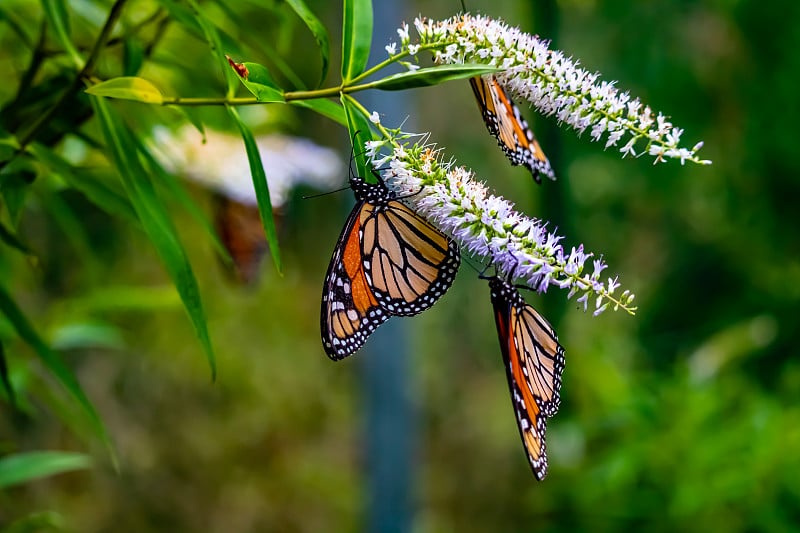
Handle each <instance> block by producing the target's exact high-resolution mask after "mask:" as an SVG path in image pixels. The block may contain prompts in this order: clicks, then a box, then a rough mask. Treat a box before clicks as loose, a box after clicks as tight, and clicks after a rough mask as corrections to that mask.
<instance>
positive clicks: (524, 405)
mask: <svg viewBox="0 0 800 533" xmlns="http://www.w3.org/2000/svg"><path fill="white" fill-rule="evenodd" d="M488 279H489V288H490V289H491V294H492V306H493V307H494V319H495V324H496V325H497V336H498V338H499V339H500V350H501V352H502V354H503V362H504V363H505V366H506V377H507V378H508V387H509V390H510V392H511V401H512V403H513V404H514V411H515V413H516V415H517V426H518V427H519V434H520V436H521V437H522V444H523V445H524V446H525V451H526V453H527V454H528V462H529V463H530V465H531V469H532V470H533V473H534V474H535V475H536V478H537V479H539V480H542V479H544V477H545V476H546V475H547V454H546V448H545V439H544V435H545V428H546V420H547V418H549V417H551V416H553V415H554V414H555V413H556V411H558V407H559V405H560V403H561V398H560V397H559V390H560V389H561V374H562V373H563V372H564V363H565V359H564V348H563V347H562V346H561V345H560V344H559V343H558V336H557V335H556V332H555V331H554V330H553V328H552V327H551V326H550V324H548V323H547V320H545V319H544V317H542V315H540V314H539V313H538V312H536V310H535V309H534V308H533V307H531V306H530V305H528V303H527V302H525V300H524V299H523V298H522V296H521V295H520V294H519V292H518V291H517V289H516V288H514V286H513V285H511V284H510V283H509V282H507V281H505V280H503V279H501V278H499V277H497V276H494V277H490V278H488Z"/></svg>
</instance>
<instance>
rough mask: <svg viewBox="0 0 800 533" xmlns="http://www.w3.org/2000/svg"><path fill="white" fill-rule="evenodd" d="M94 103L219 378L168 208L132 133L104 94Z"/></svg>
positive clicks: (189, 269) (197, 291)
mask: <svg viewBox="0 0 800 533" xmlns="http://www.w3.org/2000/svg"><path fill="white" fill-rule="evenodd" d="M92 107H93V108H94V111H95V115H96V116H97V118H98V119H99V121H100V127H101V130H102V131H103V135H104V137H105V138H106V143H107V145H108V150H109V151H110V153H111V156H112V160H113V161H114V164H115V166H116V167H117V170H118V171H119V173H120V175H121V176H122V181H123V184H124V185H125V189H126V191H127V192H128V196H129V198H130V200H131V203H132V204H133V207H134V209H135V210H136V214H137V215H138V217H139V220H140V221H141V223H142V226H143V227H144V230H145V232H146V233H147V236H148V237H149V238H150V242H152V243H153V246H154V247H155V248H156V251H157V252H158V254H159V256H160V257H161V261H162V262H163V263H164V266H165V267H166V269H167V272H168V273H169V275H170V277H171V278H172V281H173V283H175V288H176V289H177V290H178V294H180V296H181V300H182V301H183V305H184V307H185V308H186V311H187V313H188V314H189V318H190V319H191V321H192V325H193V326H194V329H195V333H196V335H197V338H198V340H199V341H200V344H201V346H202V347H203V349H204V351H205V353H206V358H207V359H208V363H209V366H210V367H211V375H212V379H215V378H216V374H217V366H216V359H215V357H214V350H213V348H212V346H211V339H210V338H209V335H208V325H207V324H206V318H205V312H204V311H203V305H202V302H201V300H200V289H199V288H198V286H197V280H196V279H195V277H194V272H193V271H192V267H191V265H190V264H189V260H188V258H187V257H186V252H185V251H184V249H183V246H182V245H181V243H180V240H179V239H178V235H177V232H176V231H175V228H174V227H173V225H172V221H171V220H170V218H169V216H168V215H167V210H166V208H165V207H164V205H163V204H162V202H161V199H160V198H159V197H158V195H157V194H156V191H155V188H154V187H153V183H152V182H151V181H150V177H149V176H148V174H147V173H146V172H145V170H144V168H143V167H142V165H141V162H140V161H139V156H138V152H137V150H136V142H135V141H134V140H133V139H132V134H131V133H130V131H129V130H128V129H127V128H126V127H125V125H124V124H123V123H122V121H121V119H120V118H119V117H118V116H116V115H114V114H113V112H112V110H111V108H110V107H109V106H108V104H107V103H106V101H105V100H104V99H103V98H92Z"/></svg>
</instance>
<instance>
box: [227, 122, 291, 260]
mask: <svg viewBox="0 0 800 533" xmlns="http://www.w3.org/2000/svg"><path fill="white" fill-rule="evenodd" d="M226 107H227V109H228V113H230V115H231V117H232V118H233V120H234V122H236V125H237V126H238V127H239V131H240V132H241V134H242V140H243V141H244V146H245V149H246V150H247V160H248V161H249V162H250V175H251V177H252V178H253V187H255V189H256V200H257V201H258V212H259V214H260V215H261V224H262V225H263V226H264V233H265V234H266V236H267V244H269V250H270V255H271V256H272V261H273V263H275V269H276V270H277V271H278V273H281V272H282V266H281V256H280V250H279V248H278V232H277V231H276V229H275V220H274V219H273V217H272V202H271V201H270V198H269V187H268V186H267V175H266V174H265V173H264V164H263V163H262V162H261V154H260V153H259V151H258V146H257V145H256V140H255V138H254V137H253V132H251V131H250V128H248V127H247V125H246V124H245V123H244V122H242V119H241V117H239V113H238V112H237V111H236V108H234V107H231V106H226Z"/></svg>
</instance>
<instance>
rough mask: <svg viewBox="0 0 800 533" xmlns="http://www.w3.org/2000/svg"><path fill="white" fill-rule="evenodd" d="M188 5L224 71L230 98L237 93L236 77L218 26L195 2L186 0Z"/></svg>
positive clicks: (227, 93) (227, 92)
mask: <svg viewBox="0 0 800 533" xmlns="http://www.w3.org/2000/svg"><path fill="white" fill-rule="evenodd" d="M186 3H188V4H189V7H190V8H191V10H192V12H193V14H194V18H195V20H196V21H197V23H198V24H199V25H200V28H201V29H202V30H203V35H204V36H205V38H206V42H208V46H209V47H210V48H211V52H212V53H213V54H214V57H215V58H216V59H217V63H218V64H219V66H220V68H221V69H222V75H223V76H224V77H225V86H226V87H227V91H226V95H227V97H228V98H230V97H232V96H233V94H234V92H235V91H236V80H235V75H234V74H233V72H231V69H229V68H228V59H227V57H225V51H224V50H223V49H222V42H221V41H220V38H219V31H218V30H217V28H216V26H214V25H213V24H212V23H211V22H210V21H209V20H208V19H207V18H206V17H205V15H203V13H202V12H201V11H200V6H198V5H197V2H196V1H195V0H186Z"/></svg>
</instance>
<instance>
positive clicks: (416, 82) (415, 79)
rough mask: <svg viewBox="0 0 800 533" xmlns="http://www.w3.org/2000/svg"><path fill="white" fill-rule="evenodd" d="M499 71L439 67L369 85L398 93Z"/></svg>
mask: <svg viewBox="0 0 800 533" xmlns="http://www.w3.org/2000/svg"><path fill="white" fill-rule="evenodd" d="M500 70H502V69H499V68H496V67H489V66H486V65H473V64H466V65H440V66H436V67H427V68H421V69H419V70H414V71H408V72H401V73H399V74H393V75H391V76H387V77H385V78H383V79H380V80H376V81H374V82H372V83H370V86H371V87H373V88H375V89H381V90H384V91H399V90H402V89H413V88H416V87H428V86H430V85H438V84H440V83H444V82H446V81H450V80H461V79H464V78H473V77H475V76H481V75H483V74H489V73H490V72H498V71H500Z"/></svg>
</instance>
